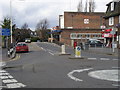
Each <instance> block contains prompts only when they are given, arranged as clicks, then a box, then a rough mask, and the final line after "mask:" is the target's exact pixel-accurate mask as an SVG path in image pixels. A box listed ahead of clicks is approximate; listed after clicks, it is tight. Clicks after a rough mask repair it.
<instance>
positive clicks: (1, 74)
mask: <svg viewBox="0 0 120 90" xmlns="http://www.w3.org/2000/svg"><path fill="white" fill-rule="evenodd" d="M3 75H9V73H0V76H3Z"/></svg>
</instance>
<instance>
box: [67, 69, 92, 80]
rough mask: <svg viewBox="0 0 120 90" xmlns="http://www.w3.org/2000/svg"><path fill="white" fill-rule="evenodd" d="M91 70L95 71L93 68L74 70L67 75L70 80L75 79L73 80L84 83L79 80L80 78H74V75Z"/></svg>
mask: <svg viewBox="0 0 120 90" xmlns="http://www.w3.org/2000/svg"><path fill="white" fill-rule="evenodd" d="M91 69H93V68H87V69H80V70H73V71H72V72H70V73H68V74H67V75H68V77H69V78H71V79H73V80H75V81H83V80H81V79H79V78H76V77H74V76H73V74H74V73H76V72H77V73H80V72H83V71H88V70H91Z"/></svg>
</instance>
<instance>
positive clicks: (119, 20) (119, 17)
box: [119, 15, 120, 23]
mask: <svg viewBox="0 0 120 90" xmlns="http://www.w3.org/2000/svg"><path fill="white" fill-rule="evenodd" d="M119 23H120V15H119Z"/></svg>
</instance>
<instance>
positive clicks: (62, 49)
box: [61, 45, 65, 54]
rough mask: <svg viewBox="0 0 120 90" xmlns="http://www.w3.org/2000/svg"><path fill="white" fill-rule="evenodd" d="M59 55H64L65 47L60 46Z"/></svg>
mask: <svg viewBox="0 0 120 90" xmlns="http://www.w3.org/2000/svg"><path fill="white" fill-rule="evenodd" d="M61 54H65V45H62V46H61Z"/></svg>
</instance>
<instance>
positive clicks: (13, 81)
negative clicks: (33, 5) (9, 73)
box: [3, 79, 18, 83]
mask: <svg viewBox="0 0 120 90" xmlns="http://www.w3.org/2000/svg"><path fill="white" fill-rule="evenodd" d="M15 82H18V81H17V80H15V79H7V80H3V83H15Z"/></svg>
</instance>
